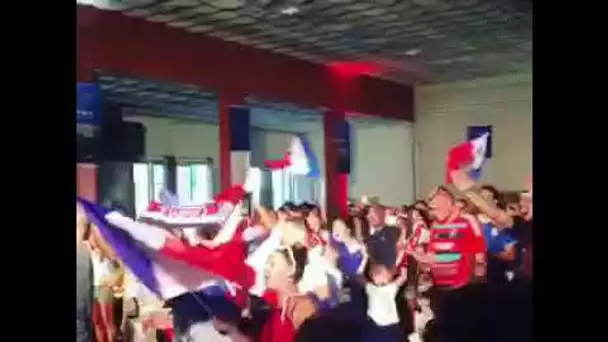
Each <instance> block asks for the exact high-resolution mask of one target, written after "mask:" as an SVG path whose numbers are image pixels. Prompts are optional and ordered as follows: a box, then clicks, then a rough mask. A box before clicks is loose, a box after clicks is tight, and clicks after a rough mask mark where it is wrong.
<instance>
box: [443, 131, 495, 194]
mask: <svg viewBox="0 0 608 342" xmlns="http://www.w3.org/2000/svg"><path fill="white" fill-rule="evenodd" d="M489 136H490V134H489V133H485V134H483V135H481V136H480V137H478V138H475V139H472V140H469V141H467V142H465V143H462V144H459V145H456V146H454V147H452V148H451V149H450V151H449V153H448V160H447V170H446V171H447V172H446V183H447V184H451V183H452V177H451V176H450V173H451V172H452V171H456V170H461V169H464V168H467V167H470V176H471V178H473V179H479V177H481V171H482V168H483V164H484V162H485V158H486V157H485V156H486V148H487V145H488V138H489Z"/></svg>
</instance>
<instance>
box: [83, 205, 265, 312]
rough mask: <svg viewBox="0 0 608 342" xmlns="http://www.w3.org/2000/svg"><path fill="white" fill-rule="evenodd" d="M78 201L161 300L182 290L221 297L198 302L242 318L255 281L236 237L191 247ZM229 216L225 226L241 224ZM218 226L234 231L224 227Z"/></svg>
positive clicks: (148, 226) (236, 217)
mask: <svg viewBox="0 0 608 342" xmlns="http://www.w3.org/2000/svg"><path fill="white" fill-rule="evenodd" d="M77 201H78V202H79V203H80V204H81V205H82V207H83V208H84V210H85V212H86V214H87V217H88V218H89V221H90V222H91V223H92V224H93V225H95V226H96V227H97V229H98V230H99V232H100V234H101V236H102V237H103V239H104V241H105V242H106V243H107V244H108V245H109V246H110V247H111V248H112V249H113V250H114V251H115V252H116V255H117V256H118V257H119V258H120V260H121V261H122V263H123V264H124V265H125V266H126V267H127V268H128V269H129V270H130V271H131V272H132V273H133V274H134V275H135V276H136V277H137V278H138V279H139V280H140V281H141V282H142V284H143V285H145V286H146V287H147V288H148V289H150V290H151V291H152V292H154V293H155V294H156V295H157V296H158V297H159V298H161V299H163V300H167V299H171V298H175V297H178V296H181V295H183V294H186V293H192V294H193V296H204V297H205V298H208V297H210V296H211V297H214V296H215V297H218V296H219V297H222V298H224V299H225V300H221V298H219V299H220V300H217V299H218V298H216V299H214V300H211V301H208V300H206V301H205V302H202V303H201V304H200V305H204V306H205V309H206V310H208V311H210V314H211V315H219V316H234V315H236V316H238V317H240V310H241V309H240V308H241V307H242V306H243V305H244V304H245V300H246V298H247V296H246V293H247V290H246V289H248V288H250V287H251V286H252V285H253V282H254V275H253V270H252V269H251V268H250V267H248V266H246V265H245V264H244V262H243V260H244V259H245V255H244V253H245V252H244V248H243V245H242V243H241V242H240V241H238V240H237V239H234V238H232V237H228V238H227V239H226V242H225V243H223V244H221V245H219V247H218V248H217V249H210V248H205V247H197V246H191V245H188V244H186V243H184V242H182V241H181V240H179V239H177V238H175V237H173V236H172V235H171V234H169V233H168V232H167V231H166V230H164V229H162V228H160V227H157V226H155V225H152V224H146V223H142V222H138V221H135V220H133V219H132V218H130V217H128V216H125V215H124V214H122V213H120V212H117V211H112V210H110V209H107V208H104V207H102V206H99V205H97V204H94V203H92V202H89V201H87V200H85V199H82V198H78V199H77ZM232 218H234V219H233V220H232V219H231V220H230V221H229V222H230V223H227V225H230V224H231V225H234V226H235V227H236V226H239V225H240V224H241V223H243V222H244V221H243V220H242V218H241V217H240V215H238V214H236V213H235V214H234V215H232ZM222 230H223V231H224V230H232V231H234V230H236V229H232V227H227V226H225V227H223V228H222ZM221 233H222V232H220V234H221ZM218 287H219V288H218ZM218 290H219V291H218Z"/></svg>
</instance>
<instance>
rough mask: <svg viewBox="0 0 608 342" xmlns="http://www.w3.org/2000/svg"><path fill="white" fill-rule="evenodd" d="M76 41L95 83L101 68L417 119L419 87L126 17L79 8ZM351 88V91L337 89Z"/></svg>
mask: <svg viewBox="0 0 608 342" xmlns="http://www.w3.org/2000/svg"><path fill="white" fill-rule="evenodd" d="M76 37H77V77H78V80H80V81H86V80H91V79H92V77H93V76H92V75H93V74H94V71H95V70H104V71H108V72H111V73H116V74H122V75H124V76H141V77H148V78H153V79H157V80H160V81H172V82H179V83H185V84H192V85H196V86H200V87H203V88H205V89H209V90H213V91H215V92H217V93H220V94H222V93H225V94H230V95H229V96H231V97H232V96H239V97H241V98H244V97H245V96H248V95H251V94H253V95H255V96H259V97H260V98H264V99H268V100H271V101H279V102H292V103H294V104H297V105H299V106H303V107H310V108H318V107H327V108H332V107H334V108H335V106H337V105H338V106H340V107H342V108H341V109H345V110H348V111H352V112H358V113H365V114H370V115H378V116H383V117H389V118H400V119H406V120H409V121H413V116H414V115H413V112H414V91H413V87H411V86H406V85H399V84H396V83H393V82H390V81H386V80H381V79H376V78H371V77H368V76H361V77H356V78H352V79H349V80H347V81H345V80H344V79H341V80H336V78H341V77H342V76H336V75H335V73H333V72H331V70H330V68H328V67H326V66H323V65H318V64H313V63H310V62H306V61H301V60H297V59H294V58H290V57H286V56H282V55H278V54H275V53H272V52H269V51H263V50H259V49H255V48H252V47H247V46H243V45H239V44H236V43H232V42H226V41H222V40H220V39H216V38H213V37H209V36H205V35H202V34H193V33H189V32H187V31H184V30H180V29H176V28H170V27H166V26H164V25H162V24H157V23H152V22H148V21H145V20H143V19H139V18H131V17H127V16H125V15H123V14H121V13H119V12H111V11H102V10H98V9H95V8H93V7H90V6H80V5H78V6H77V35H76ZM344 82H348V83H349V84H348V86H346V87H345V85H344V84H337V83H344ZM336 88H340V89H336ZM344 89H348V92H347V93H344ZM336 94H340V95H336ZM337 96H340V97H341V99H337ZM337 102H339V104H337Z"/></svg>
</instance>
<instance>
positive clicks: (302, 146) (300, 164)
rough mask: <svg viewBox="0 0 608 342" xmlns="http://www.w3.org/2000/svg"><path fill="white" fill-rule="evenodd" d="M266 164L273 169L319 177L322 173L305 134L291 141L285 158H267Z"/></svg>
mask: <svg viewBox="0 0 608 342" xmlns="http://www.w3.org/2000/svg"><path fill="white" fill-rule="evenodd" d="M264 165H265V166H266V167H267V168H269V169H273V170H280V169H284V170H289V171H291V172H292V173H293V174H296V175H302V176H307V177H310V178H317V177H319V175H320V172H319V164H318V163H317V158H316V156H315V154H314V152H313V151H312V149H311V148H310V143H309V141H308V139H306V137H305V136H304V135H297V136H295V137H294V138H293V140H292V141H291V144H290V146H289V149H288V150H287V152H286V153H285V156H284V157H283V159H278V160H266V161H264Z"/></svg>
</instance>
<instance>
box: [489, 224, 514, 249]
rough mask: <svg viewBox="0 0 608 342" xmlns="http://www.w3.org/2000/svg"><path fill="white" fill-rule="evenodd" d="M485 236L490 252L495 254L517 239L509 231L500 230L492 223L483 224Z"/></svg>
mask: <svg viewBox="0 0 608 342" xmlns="http://www.w3.org/2000/svg"><path fill="white" fill-rule="evenodd" d="M483 236H484V238H485V239H486V244H487V246H488V253H490V254H492V255H495V254H498V253H500V252H502V251H504V250H505V248H506V247H507V246H508V245H510V244H513V243H516V242H517V241H516V240H515V239H514V238H513V237H512V236H511V234H510V233H509V232H508V231H505V230H504V229H503V230H498V229H497V228H496V227H494V225H493V224H491V223H484V224H483Z"/></svg>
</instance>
